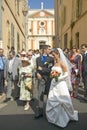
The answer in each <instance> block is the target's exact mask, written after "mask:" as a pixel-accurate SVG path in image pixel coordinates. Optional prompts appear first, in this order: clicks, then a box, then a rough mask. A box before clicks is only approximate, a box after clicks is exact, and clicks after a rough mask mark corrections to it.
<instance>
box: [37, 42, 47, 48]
mask: <svg viewBox="0 0 87 130" xmlns="http://www.w3.org/2000/svg"><path fill="white" fill-rule="evenodd" d="M44 45H46V41H39V49H42V48H43V46H44Z"/></svg>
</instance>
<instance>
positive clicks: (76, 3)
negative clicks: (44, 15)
mask: <svg viewBox="0 0 87 130" xmlns="http://www.w3.org/2000/svg"><path fill="white" fill-rule="evenodd" d="M56 16H58V17H56ZM55 19H56V20H55V22H56V23H55V26H56V27H57V29H56V30H57V31H55V36H56V38H55V43H56V45H57V46H59V47H62V48H66V47H68V48H71V47H72V46H73V45H77V47H78V48H79V47H80V46H81V44H82V43H87V36H86V34H87V0H55Z"/></svg>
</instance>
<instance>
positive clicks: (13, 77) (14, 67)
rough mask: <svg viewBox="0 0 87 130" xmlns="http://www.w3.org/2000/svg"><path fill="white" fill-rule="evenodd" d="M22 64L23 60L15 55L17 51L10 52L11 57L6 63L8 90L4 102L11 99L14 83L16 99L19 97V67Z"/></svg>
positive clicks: (5, 73)
mask: <svg viewBox="0 0 87 130" xmlns="http://www.w3.org/2000/svg"><path fill="white" fill-rule="evenodd" d="M20 66H21V61H20V59H19V58H18V57H16V56H15V51H10V52H9V57H8V59H7V60H6V63H5V69H4V77H5V80H6V81H7V90H6V99H5V100H4V102H8V101H10V100H11V96H12V83H13V84H14V99H15V100H16V99H18V98H19V87H18V85H17V84H18V80H19V68H20Z"/></svg>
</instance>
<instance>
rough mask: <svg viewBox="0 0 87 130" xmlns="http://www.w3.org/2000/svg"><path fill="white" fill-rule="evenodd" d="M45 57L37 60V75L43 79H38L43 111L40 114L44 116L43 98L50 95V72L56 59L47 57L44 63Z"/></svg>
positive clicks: (40, 107) (40, 106) (40, 102)
mask: <svg viewBox="0 0 87 130" xmlns="http://www.w3.org/2000/svg"><path fill="white" fill-rule="evenodd" d="M43 57H44V56H43V55H41V56H40V57H38V58H37V59H36V66H37V71H36V73H39V74H40V75H41V76H42V79H38V95H39V106H38V107H39V110H41V112H40V113H38V115H39V114H42V111H43V96H44V94H47V95H48V92H49V87H50V83H51V79H50V71H51V68H52V66H53V65H54V59H53V58H52V57H50V56H49V55H47V56H46V57H45V60H44V62H43ZM38 67H41V68H42V70H39V69H38ZM38 115H37V117H38Z"/></svg>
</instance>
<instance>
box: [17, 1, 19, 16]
mask: <svg viewBox="0 0 87 130" xmlns="http://www.w3.org/2000/svg"><path fill="white" fill-rule="evenodd" d="M17 13H18V14H19V0H17Z"/></svg>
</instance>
